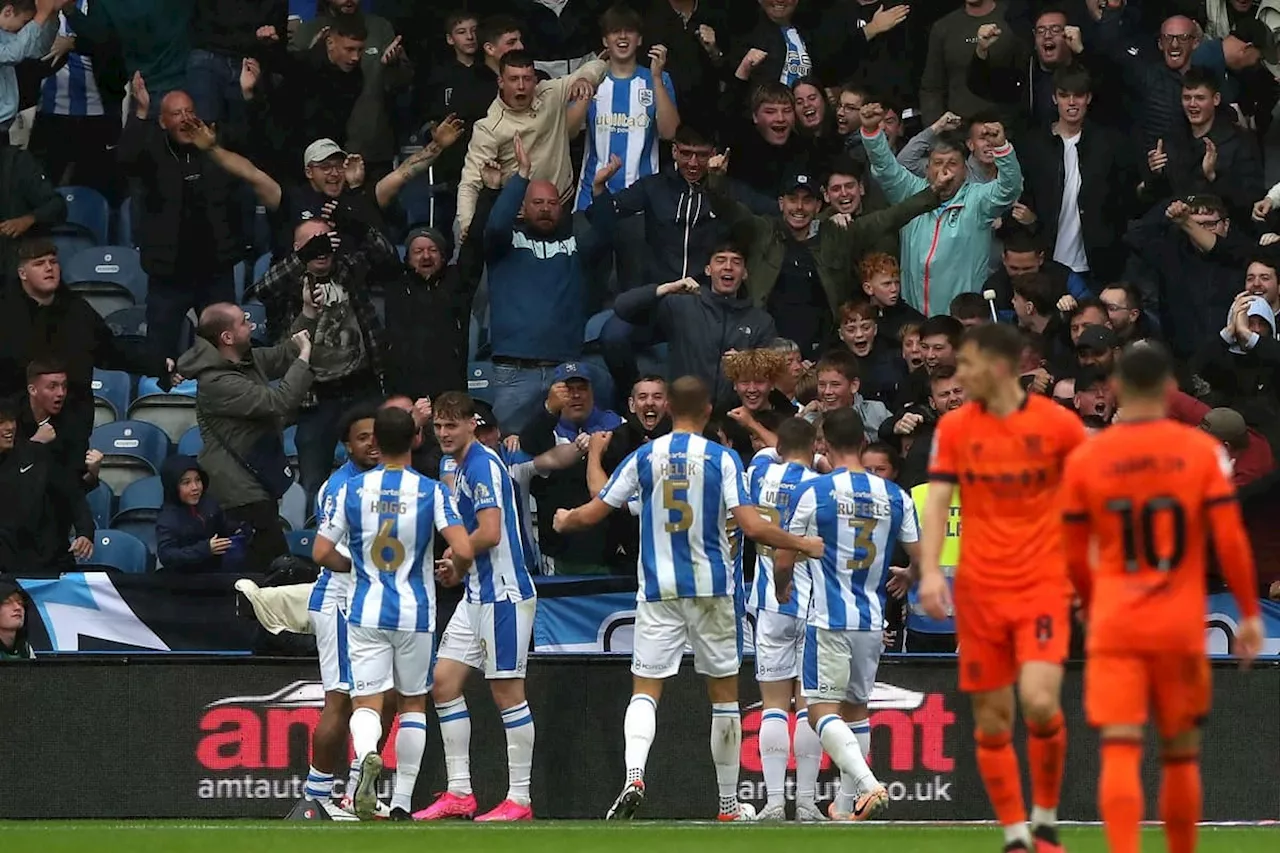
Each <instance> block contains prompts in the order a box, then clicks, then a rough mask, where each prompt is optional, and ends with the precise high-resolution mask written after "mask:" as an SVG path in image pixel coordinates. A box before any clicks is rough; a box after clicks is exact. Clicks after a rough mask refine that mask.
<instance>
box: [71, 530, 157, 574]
mask: <svg viewBox="0 0 1280 853" xmlns="http://www.w3.org/2000/svg"><path fill="white" fill-rule="evenodd" d="M79 562H80V565H81V567H82V568H88V567H90V566H103V567H106V568H111V569H117V570H119V571H122V572H127V573H129V574H145V573H146V572H149V571H151V569H152V567H153V565H154V562H153V560H152V557H151V553H150V552H149V551H148V550H147V546H146V544H145V543H144V542H142V540H140V539H138V537H136V536H133V535H132V534H129V533H124V532H122V531H119V530H112V529H110V528H108V529H106V530H99V531H98V532H96V533H95V534H94V535H93V556H92V557H90V558H89V559H88V560H83V561H79Z"/></svg>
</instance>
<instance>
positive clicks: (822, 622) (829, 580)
mask: <svg viewBox="0 0 1280 853" xmlns="http://www.w3.org/2000/svg"><path fill="white" fill-rule="evenodd" d="M788 527H789V528H790V530H791V532H792V533H794V534H796V535H797V536H818V537H820V538H821V539H822V541H823V542H825V543H826V551H825V552H824V553H823V555H822V559H821V560H813V561H810V564H811V566H812V571H813V573H814V574H813V592H812V596H811V598H810V608H809V623H810V624H811V625H815V626H817V627H819V628H826V629H829V630H832V631H883V630H884V602H885V585H886V584H887V583H888V582H889V578H890V577H891V576H892V574H891V572H890V570H889V569H890V565H891V561H892V559H893V549H894V546H895V545H896V544H897V543H899V542H902V543H908V544H909V543H912V542H918V541H919V540H920V532H919V528H918V525H917V523H916V508H915V504H914V503H913V502H912V501H911V496H910V495H908V494H907V493H906V492H905V491H903V490H902V489H900V488H898V486H897V485H895V484H894V483H891V482H889V481H887V480H882V479H881V478H879V477H877V476H875V475H874V474H867V473H865V472H857V473H854V472H852V471H849V470H847V469H844V468H841V469H839V470H838V471H833V472H832V473H830V474H827V475H825V476H821V477H817V478H815V479H812V480H810V481H808V482H807V483H805V484H804V485H803V486H802V487H801V489H800V491H799V493H798V494H797V495H796V498H795V505H794V507H793V508H792V511H791V521H790V523H789V524H788Z"/></svg>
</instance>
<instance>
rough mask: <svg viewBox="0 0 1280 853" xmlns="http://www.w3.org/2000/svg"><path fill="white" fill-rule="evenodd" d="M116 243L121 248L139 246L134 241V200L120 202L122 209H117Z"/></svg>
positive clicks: (127, 199)
mask: <svg viewBox="0 0 1280 853" xmlns="http://www.w3.org/2000/svg"><path fill="white" fill-rule="evenodd" d="M115 241H116V243H117V244H118V245H121V246H134V247H136V246H137V245H138V244H137V243H136V242H135V241H134V239H133V199H132V198H126V199H125V200H124V201H122V202H120V207H119V208H117V209H116V236H115Z"/></svg>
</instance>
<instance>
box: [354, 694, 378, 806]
mask: <svg viewBox="0 0 1280 853" xmlns="http://www.w3.org/2000/svg"><path fill="white" fill-rule="evenodd" d="M380 737H382V715H381V714H379V713H378V712H377V711H375V710H373V709H372V708H356V709H355V710H354V711H352V712H351V742H352V743H353V744H355V748H356V762H357V763H359V762H362V761H364V757H365V756H366V755H368V754H369V753H371V752H377V751H378V739H379V738H380ZM349 793H350V794H351V795H352V796H355V793H356V792H355V789H354V788H353V789H352V790H351V791H350V792H349Z"/></svg>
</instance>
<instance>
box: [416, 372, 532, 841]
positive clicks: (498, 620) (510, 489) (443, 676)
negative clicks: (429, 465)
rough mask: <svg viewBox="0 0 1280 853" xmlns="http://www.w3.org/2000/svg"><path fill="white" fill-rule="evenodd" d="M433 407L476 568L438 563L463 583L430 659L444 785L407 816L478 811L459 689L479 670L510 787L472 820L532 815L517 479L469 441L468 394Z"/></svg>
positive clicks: (525, 579)
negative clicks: (494, 711)
mask: <svg viewBox="0 0 1280 853" xmlns="http://www.w3.org/2000/svg"><path fill="white" fill-rule="evenodd" d="M432 409H433V422H434V424H435V431H436V438H437V439H438V440H439V442H440V449H441V450H443V451H444V452H445V453H447V454H449V455H451V456H452V457H453V458H454V461H455V462H457V470H456V471H455V473H454V489H453V492H454V495H455V496H456V498H457V501H458V509H459V511H460V512H461V513H462V521H463V523H464V524H465V525H466V528H467V531H468V533H469V534H470V542H471V548H472V550H473V551H474V553H475V567H474V569H473V570H472V571H470V572H467V571H465V569H464V567H463V566H460V565H458V564H457V563H456V561H451V560H450V555H449V554H448V553H447V552H446V554H445V558H444V560H442V561H441V562H440V564H439V565H438V566H437V571H436V576H437V577H438V578H439V579H440V581H441V583H444V584H446V585H453V584H457V583H460V582H462V581H464V580H465V581H466V598H465V599H464V600H463V601H462V602H461V603H460V604H459V605H458V608H457V609H456V610H455V611H454V612H453V617H452V618H451V619H450V620H449V625H448V627H446V628H445V631H444V635H443V636H442V637H441V638H440V653H439V655H438V660H437V662H436V687H435V702H436V714H438V715H439V717H440V733H441V737H442V738H443V740H444V760H445V768H446V772H447V775H448V783H449V787H448V790H446V791H445V792H444V793H443V794H441V795H440V797H439V798H437V799H436V801H435V802H434V803H432V804H431V805H430V806H428V807H427V808H425V809H423V810H421V811H419V812H417V813H415V814H414V818H415V819H417V820H440V819H442V818H449V817H472V816H474V815H475V813H476V798H475V794H474V793H472V790H471V715H470V712H469V711H468V710H467V700H466V698H465V697H464V696H463V695H462V688H463V687H464V686H465V685H466V681H467V676H468V675H470V674H471V670H473V669H482V670H484V677H485V678H486V679H487V680H488V682H489V689H490V691H491V692H492V693H493V700H494V702H495V703H497V705H498V709H499V710H500V711H501V712H502V724H503V728H504V729H505V730H506V737H507V781H508V788H507V798H506V799H505V800H503V801H502V802H501V803H499V804H498V805H497V806H496V807H495V808H494V809H492V810H491V811H489V812H487V813H486V814H483V815H481V816H479V817H477V818H476V820H480V821H512V820H532V819H533V809H532V806H531V800H530V796H529V779H530V776H531V775H532V773H533V738H534V729H533V713H532V712H531V711H530V710H529V703H528V702H527V701H525V692H524V678H525V670H526V668H527V665H528V660H529V645H530V643H531V642H532V639H533V617H534V612H535V610H536V609H537V606H538V598H537V591H536V590H535V589H534V586H533V578H532V576H531V575H530V572H531V571H532V569H533V567H532V565H530V561H531V559H532V554H533V549H532V546H531V545H529V546H527V545H526V544H525V541H524V538H525V533H524V529H523V527H522V526H521V523H520V509H519V506H518V503H519V500H518V496H517V490H516V485H515V483H514V482H513V481H512V479H511V475H510V474H509V473H508V472H507V467H506V466H505V465H504V464H503V463H502V459H501V457H499V456H498V454H497V453H495V452H494V451H492V450H491V449H489V448H488V447H486V446H485V445H484V444H482V443H481V442H480V441H478V440H477V439H476V408H475V403H474V401H473V400H472V399H471V398H470V397H469V396H467V395H466V394H462V393H458V392H456V391H451V392H448V393H446V394H441V395H440V397H439V398H438V399H437V400H436V401H435V402H434V403H433V405H432Z"/></svg>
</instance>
